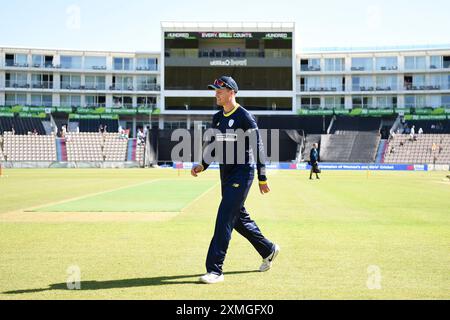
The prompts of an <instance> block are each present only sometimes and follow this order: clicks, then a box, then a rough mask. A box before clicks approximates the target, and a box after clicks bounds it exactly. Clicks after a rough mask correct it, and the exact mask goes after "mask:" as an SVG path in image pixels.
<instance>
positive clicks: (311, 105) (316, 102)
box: [301, 97, 321, 109]
mask: <svg viewBox="0 0 450 320" xmlns="http://www.w3.org/2000/svg"><path fill="white" fill-rule="evenodd" d="M301 107H302V109H320V108H321V103H320V97H311V98H310V97H303V98H301Z"/></svg>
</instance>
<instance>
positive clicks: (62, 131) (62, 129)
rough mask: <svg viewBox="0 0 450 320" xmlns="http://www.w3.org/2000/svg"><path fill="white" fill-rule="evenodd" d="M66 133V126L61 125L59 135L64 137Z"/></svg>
mask: <svg viewBox="0 0 450 320" xmlns="http://www.w3.org/2000/svg"><path fill="white" fill-rule="evenodd" d="M66 133H67V127H66V125H63V126H62V127H61V137H62V138H65V137H66Z"/></svg>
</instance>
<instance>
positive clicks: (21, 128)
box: [0, 117, 46, 135]
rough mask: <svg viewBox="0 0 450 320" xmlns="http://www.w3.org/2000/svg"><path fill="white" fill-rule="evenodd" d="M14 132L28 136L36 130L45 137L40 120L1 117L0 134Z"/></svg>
mask: <svg viewBox="0 0 450 320" xmlns="http://www.w3.org/2000/svg"><path fill="white" fill-rule="evenodd" d="M13 128H14V131H15V133H16V134H18V135H26V134H28V132H33V131H34V130H35V129H36V131H37V133H38V134H39V135H45V134H46V132H45V128H44V126H43V125H42V122H41V120H40V119H39V118H22V117H0V134H2V133H3V132H10V131H12V129H13Z"/></svg>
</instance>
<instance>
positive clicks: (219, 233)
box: [191, 76, 280, 284]
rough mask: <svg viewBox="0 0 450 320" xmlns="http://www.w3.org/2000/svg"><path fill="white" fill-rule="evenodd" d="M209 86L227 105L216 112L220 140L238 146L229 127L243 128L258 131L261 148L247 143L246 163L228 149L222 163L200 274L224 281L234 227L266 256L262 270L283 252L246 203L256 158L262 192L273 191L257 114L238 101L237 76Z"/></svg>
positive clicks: (205, 165)
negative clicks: (215, 209)
mask: <svg viewBox="0 0 450 320" xmlns="http://www.w3.org/2000/svg"><path fill="white" fill-rule="evenodd" d="M208 88H209V89H213V90H215V92H216V100H217V104H218V105H219V106H222V107H223V111H222V110H221V111H220V112H218V113H216V114H215V115H214V116H213V122H212V128H214V129H217V130H218V131H220V133H218V134H217V135H216V137H215V138H216V141H222V142H223V141H225V142H226V143H229V142H231V143H232V147H233V150H236V148H235V147H236V145H237V144H238V139H237V136H238V135H236V134H230V133H229V131H230V130H234V131H236V130H239V129H241V130H243V131H244V132H249V131H250V132H253V133H254V134H256V137H257V148H258V150H251V149H252V148H251V147H250V146H248V145H245V161H244V162H245V163H242V164H240V163H238V161H237V155H236V154H234V159H232V161H231V162H228V157H227V156H226V154H225V153H226V152H227V151H224V154H223V159H227V161H223V163H220V178H221V182H222V201H221V203H220V206H219V211H218V214H217V219H216V225H215V230H214V236H213V238H212V240H211V244H210V247H209V250H208V256H207V259H206V271H207V273H206V274H205V275H204V276H202V277H201V278H200V281H201V282H203V283H207V284H212V283H217V282H222V281H224V275H223V271H222V267H223V263H224V260H225V255H226V253H227V249H228V245H229V242H230V240H231V233H232V231H233V229H235V230H236V231H237V232H238V233H240V234H241V235H242V236H244V237H245V238H246V239H247V240H248V241H249V242H250V243H251V244H252V245H253V247H254V248H255V249H256V250H257V251H258V253H259V254H260V255H261V257H262V258H263V262H262V264H261V266H260V268H259V271H261V272H265V271H268V270H269V269H270V268H271V267H272V262H273V260H274V259H275V258H276V257H277V255H278V253H279V252H280V247H279V246H278V245H276V244H274V243H273V242H271V241H269V240H268V239H266V238H265V237H264V236H263V234H262V233H261V230H260V229H259V228H258V226H257V225H256V223H255V222H254V221H253V220H251V219H250V215H249V213H248V212H247V210H246V209H245V206H244V204H245V200H246V198H247V195H248V192H249V190H250V188H251V186H252V183H253V179H254V169H255V168H254V165H253V164H252V162H253V161H252V160H255V161H256V166H257V171H258V180H259V190H260V192H261V194H266V193H268V192H270V189H269V185H268V183H267V177H266V168H265V164H264V159H261V158H260V156H261V155H263V154H264V146H263V144H262V141H261V139H260V136H259V131H258V127H257V124H256V121H255V118H254V117H253V116H252V115H251V114H250V113H249V112H248V111H247V110H245V109H244V108H243V107H241V106H240V105H239V104H238V103H237V102H236V94H237V92H238V86H237V83H236V82H235V81H234V80H233V78H231V77H226V76H224V77H221V78H219V79H217V80H215V81H214V84H212V85H210V86H208ZM224 149H225V148H224ZM226 150H228V148H226ZM252 151H253V152H252ZM252 158H254V159H252ZM209 165H210V163H206V162H205V161H204V160H203V161H202V164H198V165H195V166H194V167H193V168H192V171H191V174H192V175H193V176H194V177H197V175H198V174H199V173H200V172H203V171H205V170H206V169H207V168H208V166H209Z"/></svg>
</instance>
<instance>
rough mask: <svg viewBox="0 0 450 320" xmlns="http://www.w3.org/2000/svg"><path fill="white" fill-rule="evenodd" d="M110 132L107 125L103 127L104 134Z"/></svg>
mask: <svg viewBox="0 0 450 320" xmlns="http://www.w3.org/2000/svg"><path fill="white" fill-rule="evenodd" d="M107 132H108V126H107V125H106V124H105V126H104V127H103V133H107Z"/></svg>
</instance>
